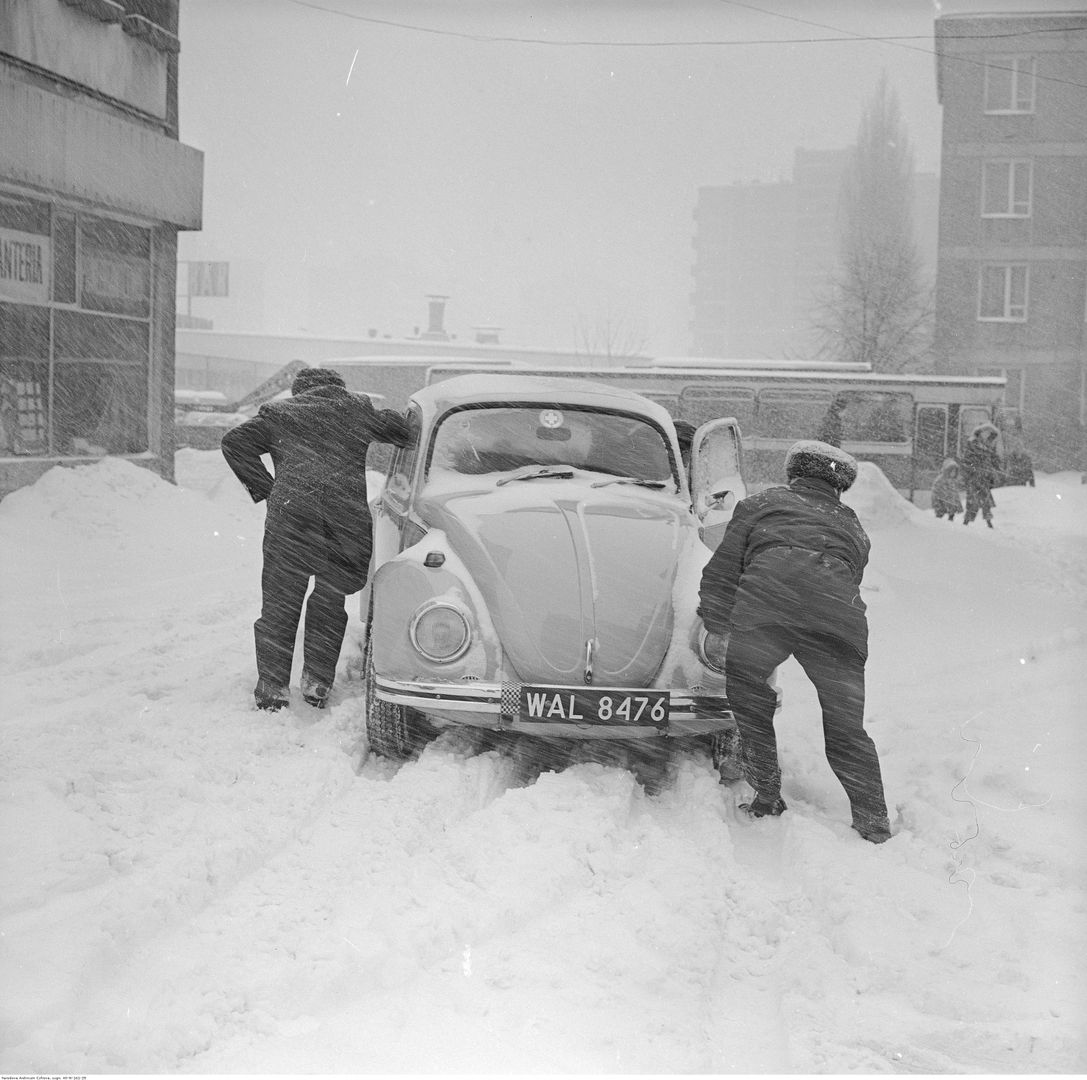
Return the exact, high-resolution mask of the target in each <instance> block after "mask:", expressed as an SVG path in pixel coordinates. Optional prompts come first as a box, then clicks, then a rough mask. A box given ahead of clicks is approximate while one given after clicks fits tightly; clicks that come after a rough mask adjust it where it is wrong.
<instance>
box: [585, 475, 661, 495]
mask: <svg viewBox="0 0 1087 1080" xmlns="http://www.w3.org/2000/svg"><path fill="white" fill-rule="evenodd" d="M608 484H637V485H638V487H647V488H654V489H655V490H657V491H659V490H660V489H661V488H663V487H667V486H668V481H667V480H642V479H640V478H639V477H637V476H613V477H611V478H609V479H608V480H596V481H594V482H593V483H592V484H590V485H589V486H590V487H594V488H598V487H607V486H608Z"/></svg>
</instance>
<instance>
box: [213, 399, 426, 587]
mask: <svg viewBox="0 0 1087 1080" xmlns="http://www.w3.org/2000/svg"><path fill="white" fill-rule="evenodd" d="M408 438H409V429H408V423H407V420H406V419H405V418H404V417H403V416H402V415H401V414H400V413H396V412H392V411H391V410H388V409H383V410H380V411H378V410H376V409H375V408H374V407H373V405H372V404H371V403H370V400H369V398H366V397H364V396H361V395H358V394H353V393H351V392H350V391H348V390H345V389H344V388H343V387H342V386H332V385H324V386H317V387H314V388H313V389H312V390H307V391H305V392H304V393H300V394H296V395H294V396H293V397H290V398H287V399H285V400H283V401H270V402H268V403H267V404H266V405H262V406H261V408H260V412H258V413H257V415H256V416H255V417H254V418H253V419H252V420H247V421H246V422H245V423H244V424H241V425H239V426H238V427H236V428H233V429H232V430H230V431H228V432H227V433H226V434H225V435H224V436H223V441H222V447H223V456H224V457H225V458H226V460H227V463H228V464H229V465H230V467H231V469H233V470H234V473H235V474H236V475H237V477H238V479H239V480H241V482H242V483H243V484H244V485H245V487H246V488H247V489H248V491H249V494H250V495H251V496H252V498H253V501H254V502H260V501H261V500H263V499H267V500H268V516H267V519H266V522H265V538H266V541H267V540H268V539H269V538H272V539H274V538H275V537H276V536H277V535H279V536H281V537H282V538H283V542H284V543H286V542H288V540H289V539H290V538H292V537H297V536H304V537H306V538H307V539H306V542H307V543H310V544H320V545H321V546H322V547H323V548H324V551H323V552H318V553H317V554H318V555H323V556H324V557H325V558H326V559H327V560H329V561H330V562H331V564H332V565H333V566H335V567H336V568H337V571H338V573H337V577H338V578H339V584H341V585H343V587H344V589H343V591H344V592H345V593H351V592H357V591H358V590H359V589H361V588H362V586H363V585H364V584H365V582H366V573H367V570H368V568H369V563H370V552H371V548H372V540H371V521H370V509H369V506H368V505H367V501H366V451H367V450H368V449H369V447H370V443H371V442H388V443H393V444H395V445H396V446H406V445H407V442H408ZM262 454H268V455H269V456H270V457H271V459H272V464H273V465H274V467H275V476H274V477H273V476H272V475H271V474H270V473H269V472H268V470H267V469H266V468H265V467H264V464H263V462H262V461H261V455H262ZM318 538H319V539H318Z"/></svg>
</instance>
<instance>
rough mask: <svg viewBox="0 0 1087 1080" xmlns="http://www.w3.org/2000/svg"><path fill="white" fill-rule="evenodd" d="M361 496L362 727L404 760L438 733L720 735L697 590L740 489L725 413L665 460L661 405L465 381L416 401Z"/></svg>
mask: <svg viewBox="0 0 1087 1080" xmlns="http://www.w3.org/2000/svg"><path fill="white" fill-rule="evenodd" d="M409 416H410V418H411V423H412V425H413V428H414V431H415V433H416V438H415V440H414V442H413V444H412V445H411V446H410V447H409V448H406V449H403V450H400V451H398V452H397V453H396V455H395V456H394V458H393V460H392V462H391V464H390V466H389V470H388V473H387V474H386V477H385V480H384V483H383V484H382V485H381V491H380V494H379V495H377V497H376V498H374V500H373V501H372V504H371V509H372V511H373V518H374V561H373V567H374V573H373V576H372V581H371V584H370V586H369V588H368V589H367V590H366V592H365V593H364V594H363V605H364V606H363V612H362V614H363V618H364V620H365V621H366V623H367V635H366V645H365V656H364V663H365V675H364V679H365V688H366V701H367V720H366V724H367V733H368V737H369V743H370V748H371V750H373V751H374V752H376V753H378V754H381V755H384V756H386V757H391V758H394V759H399V760H403V759H405V758H407V757H409V756H410V755H411V754H413V753H414V752H415V751H416V750H417V749H418V748H419V747H421V746H422V745H423V744H424V743H425V742H426V741H427V740H428V739H430V738H433V737H434V736H435V735H436V734H437V733H438V732H439V731H440V730H441V729H443V728H448V727H450V726H458V725H472V726H475V727H483V728H489V729H492V730H496V731H509V732H520V733H524V734H526V735H531V736H537V737H542V738H545V739H549V740H572V741H579V740H586V739H612V740H615V739H619V740H661V739H663V740H668V741H670V742H669V744H668V746H667V747H666V746H665V745H664V744H660V745H661V748H662V749H668V748H671V749H675V748H678V746H679V745H680V743H687V744H689V743H691V742H696V743H701V744H702V745H704V746H705V747H706V748H707V749H712V750H714V751H715V755H716V757H717V759H718V760H719V761H720V760H722V759H723V758H724V757H725V756H726V755H727V753H728V748H729V745H730V744H731V743H734V742H735V739H734V736H733V733H734V731H735V720H734V717H733V714H732V711H731V710H730V708H729V704H728V701H727V698H726V696H725V691H724V679H723V676H722V675H721V673H720V672H719V671H716V670H714V668H713V667H712V666H711V665H710V663H709V661H708V659H707V657H706V656H705V654H704V653H703V651H702V643H703V641H704V638H705V630H704V628H703V626H702V623H701V620H700V619H699V618H698V616H697V614H696V606H697V596H698V582H699V577H700V574H701V571H702V567H703V566H704V565H705V562H706V560H707V559H708V558H709V555H710V552H711V548H712V546H714V544H715V542H716V541H717V540H719V538H720V533H721V531H722V530H723V527H724V525H725V523H727V520H728V518H729V517H730V516H731V511H732V507H733V506H734V504H735V503H736V501H737V500H738V499H740V498H743V497H744V495H745V493H746V492H745V487H744V482H743V478H742V456H741V442H740V433H739V429H738V427H737V425H736V422H735V421H734V420H714V421H711V422H710V423H708V424H705V425H703V426H702V427H700V428H699V429H698V430H697V431H696V432H695V434H694V438H693V441H692V448H691V455H690V464H689V467H688V466H687V465H685V464H684V460H683V457H682V456H681V449H680V444H679V441H678V439H677V433H676V429H675V426H674V424H673V422H672V419H671V417H670V416H669V414H668V412H667V410H666V409H665V408H664V407H663V406H661V405H659V404H657V403H655V402H653V401H650V400H648V399H647V398H644V397H641V396H640V395H638V394H635V393H632V392H630V391H627V390H622V389H617V388H614V387H609V386H604V385H599V384H594V383H591V382H586V381H582V380H580V379H572V378H535V377H527V376H516V375H504V374H503V375H499V374H493V375H483V374H480V375H465V376H459V377H456V378H452V379H448V380H446V381H443V382H438V383H436V384H434V385H431V386H428V387H426V388H424V389H422V390H420V391H418V392H417V393H415V394H414V395H413V396H412V398H411V401H410V405H409Z"/></svg>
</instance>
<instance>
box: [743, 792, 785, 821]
mask: <svg viewBox="0 0 1087 1080" xmlns="http://www.w3.org/2000/svg"><path fill="white" fill-rule="evenodd" d="M740 809H741V810H742V811H743V812H744V813H745V814H747V816H748V817H750V818H761V817H780V816H781V815H782V814H784V813H785V811H786V810H788V809H789V808H788V807H787V806H786V805H785V800H784V799H783V798H781V796H778V797H777V798H776V799H774V801H773V802H764V801H763V799H762V797H761V796H759V795H756V796H755V798H753V799H752V800H751V802H749V803H740Z"/></svg>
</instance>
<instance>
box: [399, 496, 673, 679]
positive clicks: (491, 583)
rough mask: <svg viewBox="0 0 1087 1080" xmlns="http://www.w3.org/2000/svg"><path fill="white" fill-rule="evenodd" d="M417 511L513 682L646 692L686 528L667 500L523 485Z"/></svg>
mask: <svg viewBox="0 0 1087 1080" xmlns="http://www.w3.org/2000/svg"><path fill="white" fill-rule="evenodd" d="M418 509H419V512H420V515H421V516H422V517H423V519H424V520H425V521H426V522H427V523H428V524H429V525H431V526H432V527H435V528H440V529H442V530H443V531H445V533H446V535H447V536H448V537H449V540H450V541H451V543H452V545H453V548H454V550H455V551H456V552H457V554H458V555H459V556H460V557H461V559H463V561H464V563H465V565H466V566H467V568H468V570H469V572H470V573H471V574H472V577H473V579H474V580H475V582H476V585H477V586H478V587H479V588H480V590H481V592H482V594H483V596H484V598H485V600H486V602H487V606H488V609H489V611H490V615H491V618H492V619H493V621H494V624H495V628H496V629H497V631H498V634H499V636H500V638H501V642H502V647H503V649H504V651H505V654H506V657H507V659H508V661H509V663H510V664H511V665H512V667H513V668H514V669H515V672H516V675H517V677H518V678H519V679H520V680H521V681H522V682H530V683H545V684H546V683H563V684H568V683H585V682H591V683H592V684H595V685H598V686H624V687H640V686H647V685H650V684H651V682H652V680H653V678H654V676H655V675H656V673H657V671H658V670H659V668H660V665H661V662H662V661H663V659H664V655H665V653H666V652H667V650H668V646H669V645H670V643H671V637H672V618H673V616H672V590H673V585H674V583H675V575H676V570H677V565H678V559H679V552H680V550H681V546H682V540H683V537H684V532H685V530H686V529H688V528H689V527H690V526H689V522H688V511H687V510H686V508H685V507H684V506H683V505H682V504H681V503H680V502H679V501H678V500H677V499H676V497H675V496H667V495H665V494H663V493H659V492H647V491H643V490H640V489H637V488H632V487H629V486H620V485H615V486H614V487H603V488H596V489H591V490H590V489H588V488H587V486H586V485H585V484H581V483H575V482H572V481H570V480H558V481H552V480H530V481H524V482H520V481H518V482H514V483H511V484H508V485H506V486H504V487H500V488H495V489H494V490H493V491H484V492H478V491H477V492H470V493H454V494H445V495H442V496H439V497H434V498H430V499H424V500H422V501H421V503H420V505H419V507H418Z"/></svg>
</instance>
